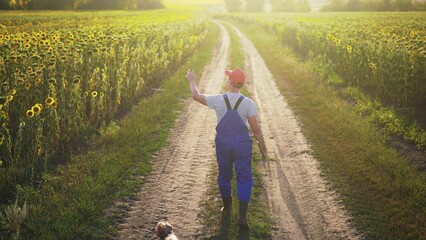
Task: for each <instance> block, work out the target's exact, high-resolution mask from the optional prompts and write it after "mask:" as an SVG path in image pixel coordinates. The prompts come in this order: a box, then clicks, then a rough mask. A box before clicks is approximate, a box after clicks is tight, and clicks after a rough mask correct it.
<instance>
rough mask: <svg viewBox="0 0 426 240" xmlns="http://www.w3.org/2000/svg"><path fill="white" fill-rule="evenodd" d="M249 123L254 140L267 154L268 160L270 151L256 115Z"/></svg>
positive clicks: (249, 118) (250, 118)
mask: <svg viewBox="0 0 426 240" xmlns="http://www.w3.org/2000/svg"><path fill="white" fill-rule="evenodd" d="M248 122H249V124H250V128H251V130H252V131H253V135H254V138H256V140H257V141H258V142H259V143H260V147H261V148H262V150H263V153H264V154H265V158H268V149H267V148H266V144H265V139H263V134H262V130H261V129H260V127H259V124H258V123H257V119H256V115H255V116H251V117H248Z"/></svg>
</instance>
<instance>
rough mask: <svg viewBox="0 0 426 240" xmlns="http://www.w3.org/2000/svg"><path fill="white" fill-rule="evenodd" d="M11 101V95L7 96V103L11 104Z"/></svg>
mask: <svg viewBox="0 0 426 240" xmlns="http://www.w3.org/2000/svg"><path fill="white" fill-rule="evenodd" d="M12 100H13V95H9V96H7V102H8V103H9V102H11V101H12Z"/></svg>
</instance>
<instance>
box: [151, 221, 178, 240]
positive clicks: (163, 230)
mask: <svg viewBox="0 0 426 240" xmlns="http://www.w3.org/2000/svg"><path fill="white" fill-rule="evenodd" d="M155 232H156V234H157V237H158V238H160V239H161V240H178V238H177V237H176V235H175V234H174V233H173V226H172V225H170V223H168V222H164V221H161V222H158V223H157V226H156V227H155Z"/></svg>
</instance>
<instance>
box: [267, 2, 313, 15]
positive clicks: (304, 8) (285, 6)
mask: <svg viewBox="0 0 426 240" xmlns="http://www.w3.org/2000/svg"><path fill="white" fill-rule="evenodd" d="M269 3H270V4H271V5H272V7H273V11H274V12H310V11H311V5H310V3H309V0H269Z"/></svg>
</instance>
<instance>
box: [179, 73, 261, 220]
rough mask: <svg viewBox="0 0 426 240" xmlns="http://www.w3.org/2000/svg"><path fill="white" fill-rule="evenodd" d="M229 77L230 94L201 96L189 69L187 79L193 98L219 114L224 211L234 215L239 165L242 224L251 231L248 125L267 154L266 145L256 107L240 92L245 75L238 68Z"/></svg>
mask: <svg viewBox="0 0 426 240" xmlns="http://www.w3.org/2000/svg"><path fill="white" fill-rule="evenodd" d="M225 74H226V75H228V77H229V79H228V81H227V87H228V91H229V92H227V93H225V94H211V95H204V94H200V93H199V92H198V89H197V86H196V83H195V73H194V70H188V71H187V73H186V78H187V79H188V81H189V86H190V89H191V94H192V98H193V99H194V100H196V101H198V102H200V103H201V104H203V105H206V106H208V107H209V108H212V109H214V110H215V111H216V117H217V122H218V124H217V126H216V132H217V134H216V157H217V163H218V167H219V176H218V185H219V190H220V194H221V196H222V200H223V208H222V211H223V212H224V213H226V214H229V213H230V212H231V207H232V195H231V179H232V173H233V165H234V164H235V171H236V173H237V191H238V200H239V203H240V204H239V207H240V209H239V210H240V211H239V219H238V225H239V226H240V227H242V228H248V225H247V219H246V214H247V207H248V202H249V201H250V195H251V189H252V187H253V178H252V168H251V161H252V140H251V138H250V135H249V130H248V127H247V125H248V124H249V125H250V127H251V129H252V131H253V135H254V137H255V138H256V140H257V141H259V143H260V146H261V147H262V149H263V151H264V153H265V154H266V146H265V141H264V139H263V135H262V131H261V129H260V127H259V124H258V123H257V120H256V106H255V104H254V102H253V100H251V99H250V98H247V97H245V96H244V95H242V94H241V93H240V88H241V87H242V86H243V84H244V81H245V74H244V72H243V71H242V70H241V69H239V68H237V69H235V70H233V71H231V70H227V71H226V72H225ZM247 123H248V124H247Z"/></svg>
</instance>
